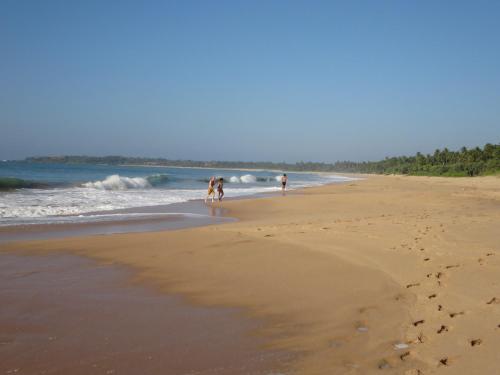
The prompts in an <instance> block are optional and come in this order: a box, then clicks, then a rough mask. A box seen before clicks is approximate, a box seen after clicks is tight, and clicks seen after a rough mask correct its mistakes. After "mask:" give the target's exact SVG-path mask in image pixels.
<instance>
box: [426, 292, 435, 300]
mask: <svg viewBox="0 0 500 375" xmlns="http://www.w3.org/2000/svg"><path fill="white" fill-rule="evenodd" d="M436 297H437V294H436V293H433V294H431V295H430V296H427V298H429V299H433V298H436Z"/></svg>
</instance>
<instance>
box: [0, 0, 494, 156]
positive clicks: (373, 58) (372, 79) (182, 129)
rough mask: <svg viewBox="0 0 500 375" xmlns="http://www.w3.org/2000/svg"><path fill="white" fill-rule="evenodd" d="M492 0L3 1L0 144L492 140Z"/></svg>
mask: <svg viewBox="0 0 500 375" xmlns="http://www.w3.org/2000/svg"><path fill="white" fill-rule="evenodd" d="M499 14H500V2H499V1H468V2H465V1H458V0H456V1H383V0H381V1H355V0H353V1H338V2H337V1H292V0H290V1H273V0H266V1H245V2H240V1H235V0H233V1H189V0H185V1H126V0H120V1H112V0H109V1H101V0H98V1H94V0H82V1H76V0H61V1H52V0H45V1H38V0H35V1H29V0H21V1H19V0H0V159H21V158H24V157H27V156H36V155H63V154H72V155H74V154H78V155H125V156H145V157H165V158H170V159H193V160H244V161H251V160H253V161H287V162H296V161H301V160H303V161H323V162H333V161H336V160H355V161H360V160H378V159H382V158H384V157H386V156H396V155H410V154H414V153H416V152H417V151H420V152H423V153H432V152H433V151H434V150H435V149H436V148H443V147H448V148H449V149H458V148H460V147H461V146H467V147H475V146H483V145H484V144H485V143H488V142H489V143H499V142H500V22H498V19H499V18H498V17H499Z"/></svg>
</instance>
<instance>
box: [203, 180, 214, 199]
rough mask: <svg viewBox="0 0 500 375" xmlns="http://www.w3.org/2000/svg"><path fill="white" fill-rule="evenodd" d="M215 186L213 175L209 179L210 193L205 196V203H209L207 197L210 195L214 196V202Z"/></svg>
mask: <svg viewBox="0 0 500 375" xmlns="http://www.w3.org/2000/svg"><path fill="white" fill-rule="evenodd" d="M214 186H215V177H214V176H212V177H210V180H209V181H208V193H207V196H206V197H205V203H207V199H208V198H209V197H210V196H212V203H213V202H214V198H215V190H214Z"/></svg>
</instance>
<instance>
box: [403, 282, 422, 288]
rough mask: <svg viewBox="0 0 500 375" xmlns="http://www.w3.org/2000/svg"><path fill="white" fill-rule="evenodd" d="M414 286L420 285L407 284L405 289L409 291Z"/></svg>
mask: <svg viewBox="0 0 500 375" xmlns="http://www.w3.org/2000/svg"><path fill="white" fill-rule="evenodd" d="M415 286H420V283H414V284H408V285H406V288H407V289H409V288H413V287H415Z"/></svg>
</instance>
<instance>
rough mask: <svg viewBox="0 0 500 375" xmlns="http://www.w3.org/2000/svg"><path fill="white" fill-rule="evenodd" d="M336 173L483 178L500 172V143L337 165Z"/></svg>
mask: <svg viewBox="0 0 500 375" xmlns="http://www.w3.org/2000/svg"><path fill="white" fill-rule="evenodd" d="M335 170H337V171H343V172H359V173H383V174H408V175H422V176H458V177H460V176H481V175H494V174H498V173H500V144H496V145H492V144H490V143H488V144H486V145H485V146H484V147H483V148H482V149H481V148H479V147H476V148H474V149H470V150H468V149H467V148H465V147H462V148H461V149H460V150H459V151H449V150H448V149H447V148H445V149H443V150H436V151H434V153H433V154H427V155H423V154H421V153H419V152H418V153H417V154H416V155H415V156H400V157H392V158H386V159H384V160H381V161H376V162H362V163H352V162H348V161H346V162H337V163H335Z"/></svg>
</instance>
